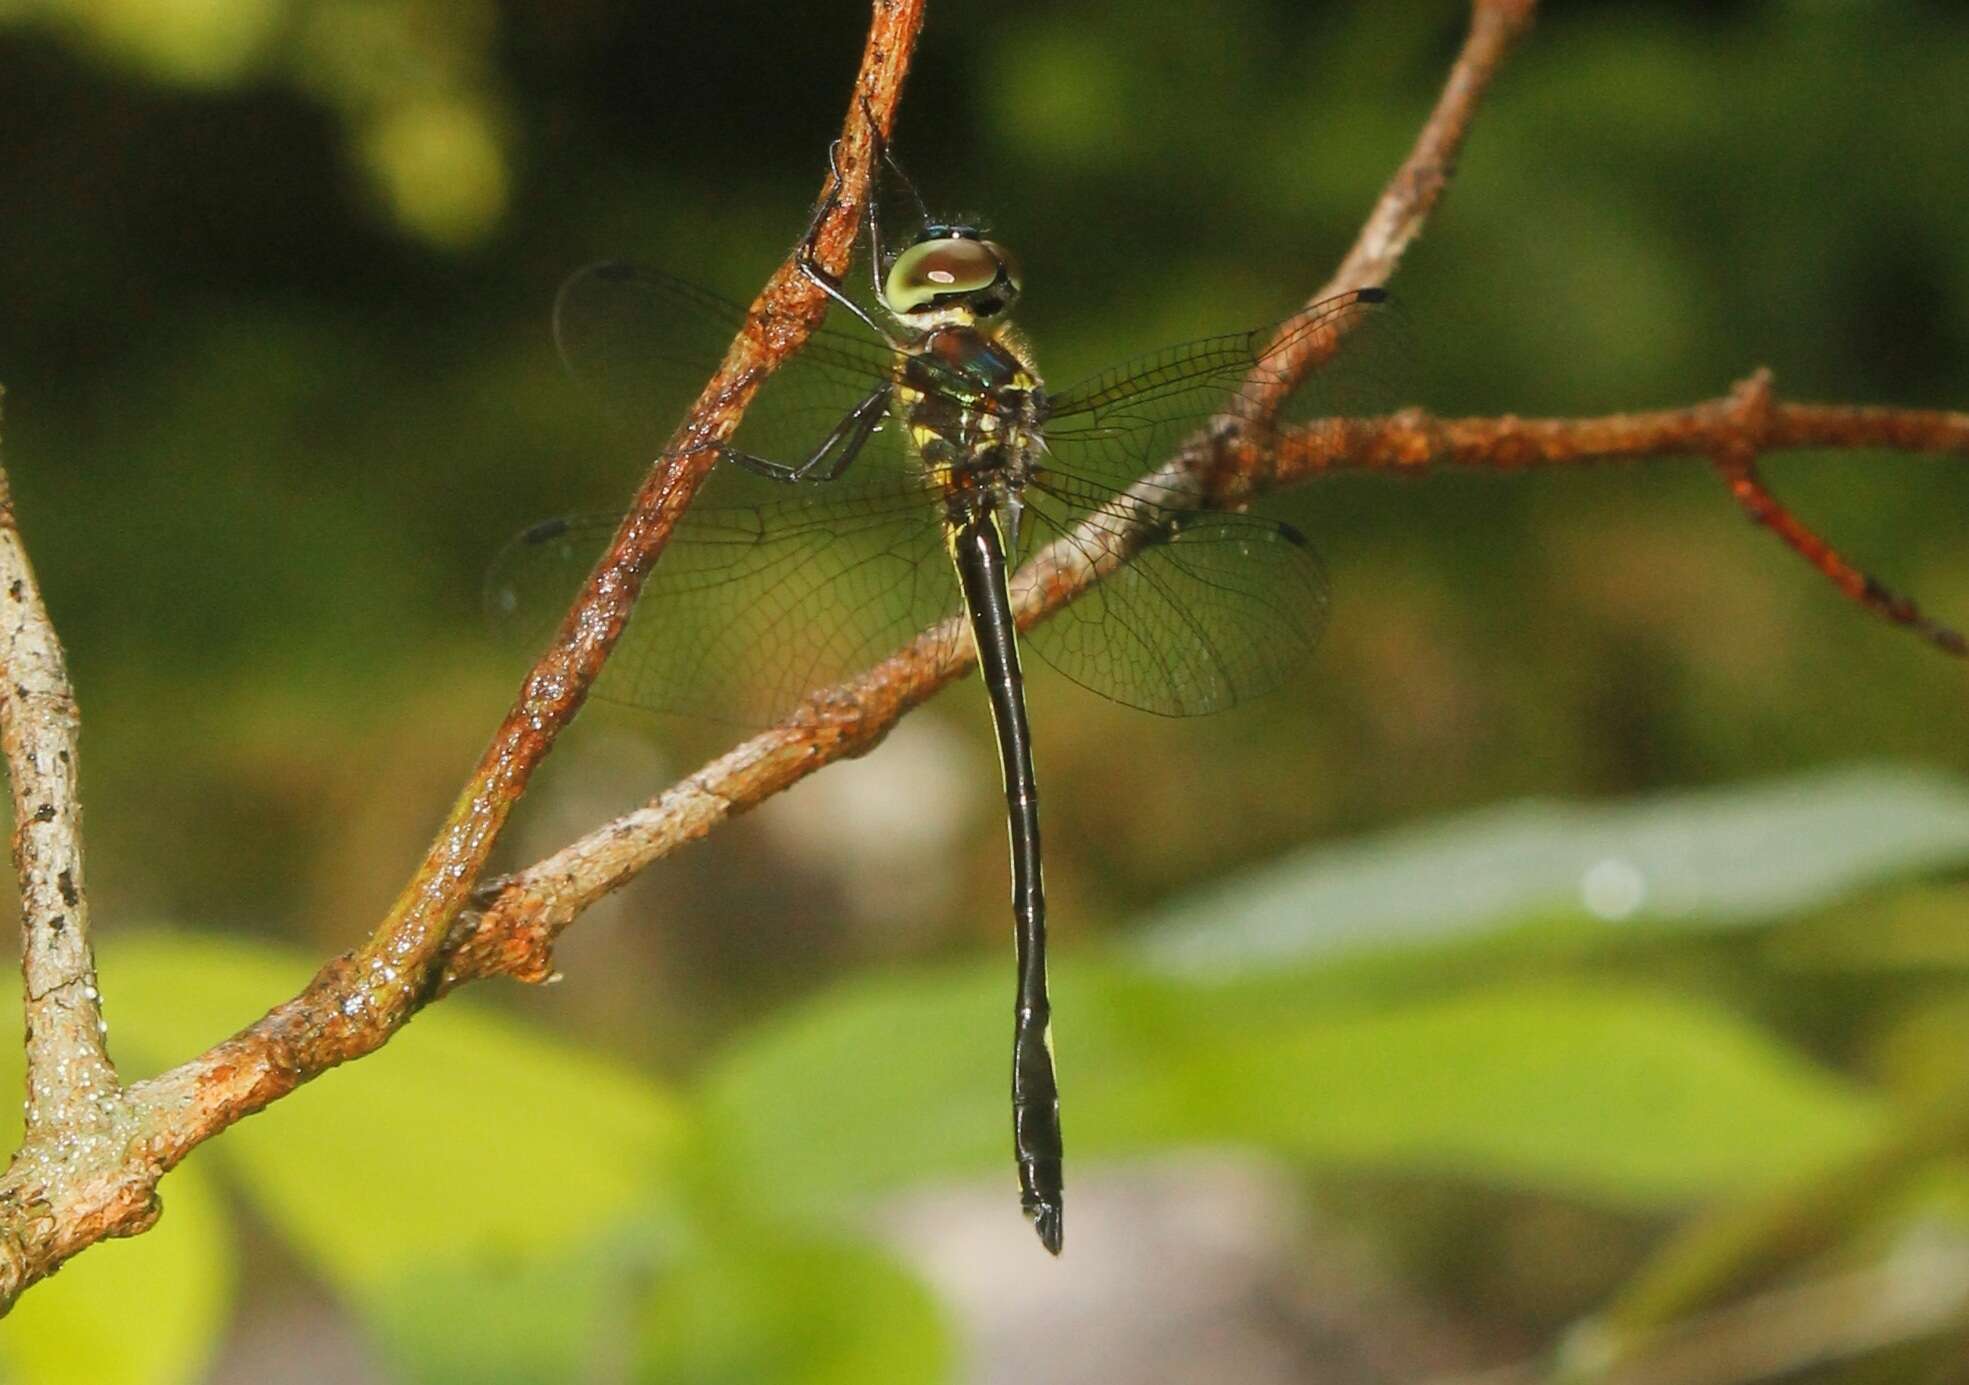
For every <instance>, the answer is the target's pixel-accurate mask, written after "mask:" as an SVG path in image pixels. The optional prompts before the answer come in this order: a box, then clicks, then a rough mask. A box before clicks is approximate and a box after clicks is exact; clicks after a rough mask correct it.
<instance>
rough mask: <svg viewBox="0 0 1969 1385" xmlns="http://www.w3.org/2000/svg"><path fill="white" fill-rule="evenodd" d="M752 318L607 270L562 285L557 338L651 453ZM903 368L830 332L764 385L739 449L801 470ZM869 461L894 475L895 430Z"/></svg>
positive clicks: (706, 297) (875, 444) (898, 453)
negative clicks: (845, 419) (843, 422)
mask: <svg viewBox="0 0 1969 1385" xmlns="http://www.w3.org/2000/svg"><path fill="white" fill-rule="evenodd" d="M744 319H745V312H744V310H743V309H742V308H740V307H739V306H738V305H737V304H734V303H729V302H727V301H726V300H724V299H722V298H720V297H718V296H717V295H716V294H714V293H709V292H707V291H706V290H704V289H700V288H698V287H696V286H695V285H692V284H688V283H685V282H684V281H683V280H681V279H673V278H671V277H670V276H669V275H667V274H662V273H660V272H658V271H656V270H653V269H645V268H642V267H640V266H637V265H630V264H624V263H621V262H619V261H610V262H608V263H604V264H598V265H591V266H589V267H588V268H587V269H584V270H582V271H580V272H579V273H578V274H576V275H574V277H573V278H571V279H569V280H568V281H567V283H566V284H564V285H562V287H561V292H560V296H559V297H558V298H557V299H556V300H555V303H554V340H555V342H556V343H557V344H558V345H559V347H560V351H561V358H562V359H563V360H565V361H566V362H567V365H568V369H569V370H570V371H572V372H573V374H574V375H575V377H576V378H577V379H578V380H580V381H581V383H582V384H583V385H584V386H586V387H587V388H588V389H589V390H591V391H592V392H593V393H594V394H596V395H597V396H598V397H599V399H600V400H601V402H602V404H603V405H604V407H606V408H607V409H608V410H609V411H610V412H611V413H612V414H614V415H615V416H616V417H617V418H618V419H620V420H621V421H623V422H624V423H625V424H627V425H628V426H629V427H630V428H632V429H633V430H634V432H635V434H636V437H637V439H638V441H640V442H642V443H643V444H645V445H646V446H647V447H648V448H649V449H650V451H651V453H652V455H653V454H654V451H655V449H656V448H657V447H659V446H660V445H661V444H662V443H663V442H664V440H666V439H667V438H668V437H669V436H670V433H671V431H672V430H673V429H675V428H676V426H677V423H678V422H679V421H680V420H681V419H682V418H683V415H684V410H685V409H687V408H689V407H690V404H691V402H692V401H693V400H694V399H696V397H697V395H698V392H699V391H700V390H702V389H703V388H704V384H705V382H706V381H707V380H709V379H710V378H711V375H712V372H714V371H715V370H717V368H718V364H719V362H720V361H722V360H723V359H724V355H725V350H726V348H727V347H729V346H730V345H731V341H732V337H733V336H734V334H736V333H737V331H738V329H739V326H740V324H741V323H742V322H743V321H744ZM894 370H895V353H894V351H893V349H892V348H891V347H890V346H889V344H888V343H887V342H884V341H877V340H871V339H869V338H867V337H865V336H851V335H849V334H847V333H845V332H834V331H829V330H827V329H826V328H821V329H820V330H818V331H816V332H815V333H814V334H813V336H812V338H811V339H810V340H809V341H808V343H807V345H806V346H805V347H804V348H803V349H802V350H801V351H800V352H799V353H798V354H797V355H795V356H793V357H792V358H791V359H790V360H788V361H787V362H786V363H785V364H783V365H782V366H781V367H780V368H779V369H778V370H776V371H774V372H773V375H772V377H771V378H770V379H769V380H767V381H766V382H765V384H764V385H763V386H761V388H760V390H759V393H758V395H757V397H756V398H755V399H754V400H753V402H752V403H751V405H750V406H749V407H748V408H747V409H746V411H745V418H744V420H743V421H742V422H741V423H740V424H739V427H738V431H737V433H736V434H734V435H733V437H732V439H731V446H732V447H733V448H735V449H737V450H739V451H741V452H747V453H750V454H752V455H753V456H756V457H761V458H764V459H766V460H768V461H772V462H777V463H780V464H782V465H797V464H798V463H799V462H801V461H802V460H804V459H805V458H806V457H807V456H808V455H809V454H810V453H811V452H812V451H813V450H814V449H815V448H816V447H817V446H818V445H819V444H820V443H821V442H822V440H823V439H825V438H826V437H827V436H828V435H829V433H830V432H831V431H832V430H833V429H834V428H835V426H836V425H837V424H839V423H840V422H841V420H842V418H843V417H845V416H846V415H847V414H848V413H849V412H850V411H851V410H853V409H854V408H855V406H856V405H857V404H859V403H860V402H861V401H862V400H863V399H865V398H867V396H868V394H869V391H870V390H871V389H874V388H876V387H877V386H879V385H880V384H881V383H882V382H883V381H885V380H887V379H889V378H891V376H892V375H893V373H894ZM863 453H864V455H863V456H862V457H861V458H858V459H857V461H856V463H855V465H856V467H858V468H859V467H863V466H866V465H868V464H869V463H873V464H874V465H873V467H872V468H871V469H874V470H884V471H887V472H888V473H889V474H890V475H891V476H893V474H894V473H895V471H896V469H897V467H898V466H899V465H900V464H901V462H902V461H903V460H904V443H903V441H902V439H901V438H900V436H899V435H898V434H897V433H896V431H895V430H893V429H889V430H884V432H882V433H878V434H877V435H876V436H875V437H873V438H871V439H870V440H869V442H868V445H867V446H866V447H865V448H864V449H863Z"/></svg>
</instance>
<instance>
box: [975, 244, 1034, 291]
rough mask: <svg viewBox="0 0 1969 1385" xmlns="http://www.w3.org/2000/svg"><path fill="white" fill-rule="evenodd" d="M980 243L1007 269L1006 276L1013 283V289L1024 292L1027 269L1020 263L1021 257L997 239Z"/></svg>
mask: <svg viewBox="0 0 1969 1385" xmlns="http://www.w3.org/2000/svg"><path fill="white" fill-rule="evenodd" d="M978 244H980V245H982V246H983V247H984V248H985V249H987V250H989V251H990V252H991V254H992V258H993V259H995V260H997V261H998V265H999V268H1001V269H1003V270H1004V271H1005V278H1006V279H1007V280H1008V281H1009V282H1010V283H1011V285H1012V289H1013V291H1014V292H1023V291H1024V289H1025V286H1026V270H1025V266H1024V265H1022V264H1020V263H1019V257H1018V256H1017V255H1014V254H1013V253H1012V252H1011V251H1009V250H1007V249H1006V248H1005V247H1004V246H1002V245H1000V244H999V243H998V242H997V241H995V240H984V241H979V242H978Z"/></svg>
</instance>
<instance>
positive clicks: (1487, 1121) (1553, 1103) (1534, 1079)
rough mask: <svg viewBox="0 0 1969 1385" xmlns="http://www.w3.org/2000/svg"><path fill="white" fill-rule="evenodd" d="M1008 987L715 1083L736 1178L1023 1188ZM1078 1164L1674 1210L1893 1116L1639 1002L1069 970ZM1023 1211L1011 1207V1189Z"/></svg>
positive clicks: (854, 1023)
mask: <svg viewBox="0 0 1969 1385" xmlns="http://www.w3.org/2000/svg"><path fill="white" fill-rule="evenodd" d="M1004 990H1005V987H1004V978H1003V977H1002V976H1000V975H998V974H997V972H996V971H995V970H993V971H985V970H977V971H970V972H965V973H961V974H947V975H941V976H923V977H917V978H912V979H909V980H906V981H898V982H890V983H886V984H883V985H879V986H859V987H855V988H853V989H851V990H848V991H845V992H843V993H841V994H838V995H836V996H833V997H831V998H829V999H826V1000H823V1001H822V1002H820V1003H818V1004H816V1005H814V1006H812V1007H810V1008H809V1009H808V1010H806V1011H805V1012H803V1013H802V1014H799V1015H797V1016H795V1017H793V1018H791V1019H789V1020H788V1021H787V1022H785V1023H782V1024H780V1025H778V1026H775V1027H774V1028H773V1029H771V1030H769V1031H767V1032H765V1033H763V1034H761V1035H760V1036H758V1037H757V1038H755V1039H754V1040H753V1041H752V1042H750V1043H748V1044H744V1045H741V1046H740V1048H739V1049H738V1050H736V1051H735V1052H734V1053H733V1054H732V1055H731V1056H730V1057H729V1058H728V1060H727V1061H726V1062H725V1063H724V1064H723V1065H722V1066H721V1067H720V1068H719V1069H717V1070H716V1071H715V1072H714V1074H713V1076H712V1078H711V1080H710V1083H709V1090H708V1096H707V1099H708V1103H709V1107H710V1111H711V1113H712V1114H711V1129H712V1132H713V1135H714V1138H715V1139H716V1140H717V1141H718V1143H717V1145H716V1148H717V1149H718V1151H719V1157H720V1159H721V1162H722V1166H723V1167H725V1168H726V1169H727V1170H728V1171H729V1172H731V1173H732V1174H733V1176H734V1177H736V1178H738V1179H740V1180H742V1185H743V1186H744V1187H745V1188H746V1189H749V1190H752V1191H753V1192H755V1193H757V1194H758V1195H759V1196H761V1197H764V1198H767V1199H770V1200H777V1201H781V1202H785V1203H789V1204H790V1205H793V1206H796V1207H800V1208H803V1209H805V1210H808V1211H812V1212H826V1211H828V1210H829V1209H837V1208H839V1207H840V1206H841V1205H842V1203H843V1200H844V1199H848V1198H866V1197H868V1196H870V1195H872V1194H875V1193H878V1192H880V1191H883V1190H886V1189H891V1188H895V1187H898V1186H901V1185H904V1184H908V1183H911V1182H915V1181H918V1180H921V1179H925V1178H936V1177H946V1176H950V1175H954V1174H967V1175H968V1174H973V1173H977V1172H979V1171H990V1170H993V1169H1002V1171H1004V1173H1005V1176H1006V1180H1007V1186H1008V1188H1009V1186H1010V1177H1011V1175H1010V1163H1009V1160H1010V1156H1009V1152H1008V1151H1009V1146H1010V1130H1009V1120H1010V1116H1009V1112H1008V1110H1007V1105H1006V1075H1007V1071H1008V1062H1009V1059H1008V1049H1009V1039H1010V1016H1009V1014H1008V1008H1009V1007H1008V1004H1007V1001H1006V997H1005V994H1004ZM1055 991H1056V1014H1057V1015H1058V1017H1059V1018H1058V1022H1057V1024H1056V1040H1057V1045H1058V1051H1059V1063H1060V1079H1061V1087H1062V1092H1063V1093H1064V1099H1065V1117H1066V1135H1067V1148H1068V1151H1069V1159H1072V1158H1074V1157H1076V1156H1079V1157H1082V1158H1087V1157H1094V1158H1098V1157H1101V1156H1105V1155H1120V1154H1136V1153H1141V1152H1145V1151H1154V1150H1162V1149H1169V1148H1174V1147H1180V1146H1185V1145H1195V1144H1224V1143H1233V1144H1243V1145H1249V1146H1253V1147H1257V1148H1261V1149H1267V1150H1272V1151H1275V1152H1278V1153H1282V1154H1287V1155H1291V1156H1295V1157H1299V1158H1303V1159H1306V1160H1310V1161H1313V1162H1316V1163H1322V1164H1329V1165H1334V1166H1345V1167H1352V1168H1377V1169H1401V1170H1410V1171H1421V1172H1436V1173H1443V1174H1451V1175H1455V1176H1459V1177H1476V1178H1482V1179H1487V1180H1492V1181H1495V1182H1498V1183H1503V1184H1510V1185H1515V1186H1522V1187H1529V1188H1544V1189H1549V1190H1556V1191H1562V1192H1565V1193H1569V1194H1575V1195H1579V1196H1584V1197H1589V1198H1598V1199H1601V1200H1604V1201H1606V1202H1609V1203H1614V1204H1621V1205H1632V1206H1642V1207H1648V1206H1661V1205H1664V1204H1669V1203H1674V1202H1677V1201H1681V1200H1686V1199H1690V1198H1697V1197H1703V1196H1708V1195H1712V1194H1716V1193H1721V1192H1725V1191H1730V1190H1734V1189H1740V1188H1744V1187H1746V1186H1751V1185H1754V1184H1757V1183H1760V1182H1762V1181H1764V1180H1768V1179H1773V1178H1780V1177H1785V1176H1789V1175H1791V1174H1794V1173H1797V1172H1799V1171H1801V1170H1807V1169H1811V1168H1814V1167H1817V1166H1819V1165H1820V1164H1822V1163H1824V1162H1826V1161H1829V1160H1833V1159H1836V1158H1839V1157H1841V1156H1844V1155H1846V1154H1849V1153H1851V1152H1852V1151H1854V1150H1855V1149H1857V1148H1859V1147H1861V1146H1863V1145H1864V1144H1865V1143H1866V1142H1867V1141H1868V1140H1870V1139H1871V1138H1873V1137H1874V1135H1875V1134H1876V1132H1877V1130H1878V1127H1879V1125H1880V1115H1879V1113H1878V1111H1877V1109H1876V1106H1875V1104H1874V1103H1873V1102H1871V1101H1870V1100H1868V1099H1867V1098H1865V1097H1863V1096H1862V1095H1860V1094H1859V1093H1857V1092H1856V1091H1855V1090H1854V1089H1853V1088H1851V1087H1850V1086H1848V1085H1847V1084H1845V1083H1843V1082H1841V1081H1840V1080H1839V1079H1838V1078H1836V1077H1835V1076H1833V1075H1831V1074H1829V1073H1826V1072H1823V1071H1821V1070H1819V1069H1817V1068H1815V1067H1813V1066H1812V1065H1811V1064H1809V1063H1807V1062H1805V1061H1804V1060H1802V1059H1800V1058H1799V1057H1797V1056H1796V1055H1794V1054H1792V1053H1790V1052H1789V1051H1787V1050H1786V1049H1785V1048H1783V1047H1782V1046H1781V1045H1779V1044H1777V1043H1775V1042H1774V1041H1772V1040H1771V1039H1770V1038H1769V1037H1768V1036H1766V1035H1764V1034H1762V1033H1760V1032H1758V1031H1757V1030H1756V1029H1754V1028H1752V1027H1751V1026H1748V1025H1746V1024H1744V1023H1743V1022H1741V1021H1740V1020H1738V1019H1736V1018H1734V1017H1732V1016H1730V1015H1729V1014H1727V1013H1725V1012H1722V1011H1719V1010H1717V1009H1714V1008H1712V1007H1709V1006H1706V1005H1703V1004H1700V1003H1698V1002H1695V1001H1692V1000H1686V999H1680V998H1675V997H1671V996H1667V995H1664V994H1661V993H1659V992H1655V991H1650V990H1645V989H1641V988H1636V987H1622V986H1611V985H1604V984H1600V985H1588V984H1580V983H1556V982H1553V983H1541V984H1524V983H1510V984H1499V985H1495V986H1485V987H1481V988H1477V989H1474V990H1470V991H1467V992H1462V993H1453V994H1451V995H1449V996H1447V997H1432V998H1429V999H1426V1000H1423V1001H1420V1002H1415V1001H1410V1002H1407V1003H1403V1004H1400V1005H1395V1006H1359V1005H1356V1006H1354V1007H1352V1008H1349V1009H1340V1010H1337V1011H1336V1009H1335V1008H1334V1006H1333V1004H1332V1002H1331V998H1330V997H1328V996H1323V995H1322V994H1320V993H1319V992H1318V991H1317V990H1316V989H1309V992H1308V997H1307V1003H1306V1004H1305V1006H1304V1007H1303V1009H1302V1010H1300V1011H1298V1012H1296V1013H1295V1012H1294V1011H1293V1010H1292V1009H1291V1008H1290V1007H1289V1006H1287V1005H1284V1004H1282V1003H1281V996H1280V993H1279V992H1278V991H1277V990H1276V989H1268V990H1267V992H1266V994H1265V995H1264V997H1263V1003H1262V1004H1257V1005H1254V1004H1251V1003H1249V1002H1250V995H1249V992H1248V990H1247V989H1246V988H1245V987H1244V986H1241V985H1238V984H1228V985H1201V984H1194V983H1183V982H1175V981H1171V980H1169V979H1167V978H1159V977H1154V976H1151V975H1146V974H1141V973H1131V972H1129V971H1127V970H1123V969H1117V968H1113V967H1108V966H1102V965H1100V964H1099V963H1097V962H1095V961H1094V960H1092V959H1090V958H1087V957H1084V956H1083V957H1076V958H1074V959H1073V960H1072V962H1071V964H1070V965H1063V966H1061V967H1060V968H1058V970H1057V972H1056V984H1055ZM1008 1196H1009V1194H1008Z"/></svg>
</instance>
